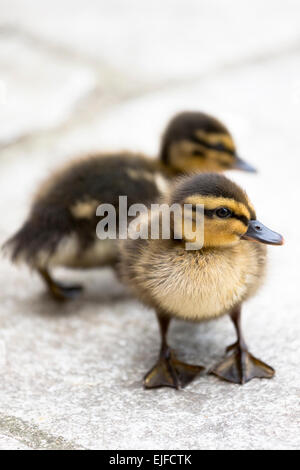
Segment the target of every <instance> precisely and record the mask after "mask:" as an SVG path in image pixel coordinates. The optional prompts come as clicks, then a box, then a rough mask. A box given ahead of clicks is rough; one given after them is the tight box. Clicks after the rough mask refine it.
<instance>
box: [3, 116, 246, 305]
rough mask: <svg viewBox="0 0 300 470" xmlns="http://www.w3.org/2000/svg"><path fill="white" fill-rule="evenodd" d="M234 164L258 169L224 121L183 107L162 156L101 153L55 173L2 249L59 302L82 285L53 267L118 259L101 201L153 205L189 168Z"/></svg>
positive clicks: (165, 139)
mask: <svg viewBox="0 0 300 470" xmlns="http://www.w3.org/2000/svg"><path fill="white" fill-rule="evenodd" d="M230 168H237V169H240V170H245V171H254V168H253V167H251V166H250V165H249V164H247V163H246V162H244V161H243V160H241V159H240V158H239V157H238V156H237V153H236V149H235V144H234V142H233V139H232V137H231V135H230V133H229V131H228V130H227V128H226V127H225V126H224V125H223V124H222V123H221V122H219V121H218V120H217V119H215V118H213V117H211V116H208V115H206V114H204V113H200V112H183V113H181V114H179V115H177V116H175V117H174V118H173V119H172V120H171V122H170V123H169V125H168V127H167V128H166V131H165V133H164V136H163V138H162V143H161V150H160V157H159V158H158V159H152V158H147V157H144V156H143V155H139V154H131V153H125V152H124V153H116V154H111V155H110V154H95V155H91V156H87V157H85V158H83V159H81V160H76V161H72V162H71V163H70V164H69V165H67V166H66V167H64V168H62V169H60V170H59V171H57V172H56V173H55V174H54V175H53V176H51V177H50V178H48V179H47V180H46V181H45V182H44V183H43V184H42V186H41V188H40V189H39V191H38V192H37V194H36V196H35V198H34V200H33V204H32V207H31V211H30V214H29V217H28V219H27V220H26V221H25V223H24V225H23V226H22V227H21V229H20V230H19V231H18V232H17V233H16V234H15V235H14V236H13V237H12V238H11V239H9V240H8V242H7V243H6V244H5V245H4V249H5V250H6V251H7V252H8V253H9V255H10V257H11V259H12V261H14V262H19V261H23V262H25V263H27V264H28V265H29V266H30V267H31V268H33V269H34V270H36V271H37V272H38V273H39V274H40V276H41V277H42V279H43V280H44V282H45V283H46V285H47V287H48V289H49V292H50V293H51V294H52V296H53V297H54V298H55V299H57V300H67V299H72V298H74V297H76V296H77V295H78V294H79V293H80V292H81V290H82V286H80V285H70V286H68V285H65V284H63V283H60V282H58V281H56V280H54V279H53V278H52V276H51V274H50V270H51V269H52V268H54V267H56V266H64V267H67V268H74V269H75V268H79V269H85V268H94V267H100V266H107V265H109V266H113V265H114V264H115V263H116V261H117V259H118V249H117V243H116V240H104V241H103V240H99V239H98V238H97V237H96V226H97V223H98V222H99V218H97V216H96V208H97V207H98V206H99V205H100V204H105V203H110V204H113V205H114V206H115V207H116V210H118V198H119V195H127V196H128V205H131V204H133V203H137V202H141V203H144V204H148V203H150V202H151V201H153V200H155V199H156V198H157V197H158V196H159V195H160V194H161V192H162V191H164V190H165V189H166V186H167V183H168V181H170V179H171V178H173V177H174V176H177V175H179V174H181V173H183V172H189V171H193V170H200V171H205V170H213V171H223V170H227V169H230Z"/></svg>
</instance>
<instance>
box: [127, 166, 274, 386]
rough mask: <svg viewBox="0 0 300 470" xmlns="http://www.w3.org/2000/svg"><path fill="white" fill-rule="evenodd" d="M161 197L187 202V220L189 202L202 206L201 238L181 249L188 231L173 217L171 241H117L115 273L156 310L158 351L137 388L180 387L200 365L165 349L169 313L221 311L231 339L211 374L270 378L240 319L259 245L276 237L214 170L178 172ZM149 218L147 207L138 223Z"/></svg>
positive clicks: (255, 279) (257, 266)
mask: <svg viewBox="0 0 300 470" xmlns="http://www.w3.org/2000/svg"><path fill="white" fill-rule="evenodd" d="M164 202H167V203H168V204H169V205H170V204H174V203H176V204H179V205H180V207H183V205H184V204H190V205H191V206H190V210H191V212H190V217H191V221H192V223H195V217H196V215H197V211H199V206H198V207H197V205H198V204H202V205H203V206H204V213H203V219H202V220H203V224H202V228H203V230H204V232H203V236H204V241H203V243H201V245H199V249H196V250H195V249H194V250H187V249H186V245H185V243H186V242H190V241H191V240H193V237H194V235H192V233H191V231H190V230H189V229H186V228H185V224H183V223H182V218H181V216H179V219H178V218H177V217H175V216H174V217H173V218H172V217H171V234H173V235H172V236H171V239H169V240H165V239H162V237H161V236H160V238H159V239H151V238H150V239H147V240H143V239H137V240H134V239H130V238H128V239H127V240H124V241H122V243H121V257H120V259H121V262H120V267H119V271H120V276H121V279H122V280H123V281H124V283H125V284H127V285H128V286H129V287H130V288H131V290H132V291H133V293H134V294H135V295H136V296H137V297H138V298H139V299H140V300H141V301H142V302H143V303H144V304H145V305H147V306H150V307H152V308H154V309H155V310H156V314H157V318H158V323H159V327H160V335H161V349H160V355H159V359H158V362H157V363H156V365H155V366H154V367H153V368H152V369H151V370H150V372H149V373H148V374H147V375H146V377H145V380H144V385H145V387H146V388H156V387H161V386H169V387H174V388H180V387H184V386H185V385H187V384H188V383H189V382H190V381H192V380H193V378H194V377H195V376H196V375H197V374H198V373H199V372H201V370H202V369H203V368H202V367H201V366H197V365H191V364H185V363H184V362H181V361H179V360H178V359H177V358H176V355H175V353H174V352H173V351H172V350H171V349H170V347H169V345H168V342H167V331H168V327H169V324H170V321H171V319H172V318H180V319H183V320H189V321H194V322H201V321H205V320H210V319H214V318H217V317H220V316H222V315H225V314H229V315H230V316H231V318H232V320H233V323H234V326H235V329H236V332H237V342H236V343H235V344H234V345H232V346H230V347H229V348H228V349H227V351H228V352H229V351H231V355H229V356H228V357H226V358H225V359H224V360H223V361H222V362H221V363H220V364H219V365H217V366H216V367H214V368H213V370H212V373H213V374H215V375H216V376H218V377H220V378H222V379H224V380H227V381H229V382H234V383H238V384H244V383H246V382H248V381H249V380H251V379H253V378H255V377H257V378H271V377H273V375H274V370H273V369H272V368H271V367H270V366H268V365H267V364H265V363H264V362H262V361H260V360H259V359H257V358H255V357H254V356H252V354H250V353H249V351H248V348H247V345H246V342H245V340H244V337H243V335H242V330H241V322H240V320H241V308H242V305H243V303H244V302H245V301H246V300H247V299H249V297H251V296H253V295H254V294H255V293H256V292H257V290H258V288H259V287H260V286H261V284H262V282H263V278H264V273H265V265H266V244H269V245H282V244H283V238H282V236H281V235H279V234H277V233H275V232H273V231H271V230H270V229H268V228H267V227H265V226H264V225H263V224H262V223H261V222H259V221H258V220H257V218H256V214H255V210H254V208H253V206H252V205H251V203H250V201H249V199H248V197H247V195H246V194H245V192H244V191H243V190H242V189H241V188H240V187H239V186H237V185H236V184H235V183H233V182H231V181H230V180H229V179H227V178H226V177H224V176H223V175H220V174H198V175H194V176H187V177H184V178H181V181H180V182H179V183H177V184H175V185H174V186H173V188H172V190H171V192H170V195H169V196H168V197H166V200H165V201H164ZM153 217H154V218H155V217H161V216H159V213H155V211H154V213H150V215H149V216H148V217H146V220H145V221H144V222H142V223H144V224H146V225H147V229H148V228H149V229H150V226H151V223H150V221H151V220H152V218H153ZM159 220H160V219H159ZM178 222H179V225H181V226H182V230H181V231H182V234H181V235H180V236H178ZM152 223H153V220H152ZM160 223H161V221H160ZM146 233H147V232H146ZM175 234H177V238H178V239H175V238H176V237H175ZM254 242H258V243H254ZM201 247H202V248H201Z"/></svg>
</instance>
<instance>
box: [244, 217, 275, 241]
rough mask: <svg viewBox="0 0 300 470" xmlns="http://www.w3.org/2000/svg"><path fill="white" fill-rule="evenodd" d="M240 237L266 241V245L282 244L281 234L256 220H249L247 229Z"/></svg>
mask: <svg viewBox="0 0 300 470" xmlns="http://www.w3.org/2000/svg"><path fill="white" fill-rule="evenodd" d="M242 239H244V240H252V241H256V242H260V243H266V244H267V245H283V243H284V239H283V236H282V235H280V234H279V233H276V232H273V230H270V229H269V228H268V227H266V226H265V225H263V224H262V223H261V222H259V221H258V220H250V222H249V225H248V230H247V232H246V233H245V235H243V236H242Z"/></svg>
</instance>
